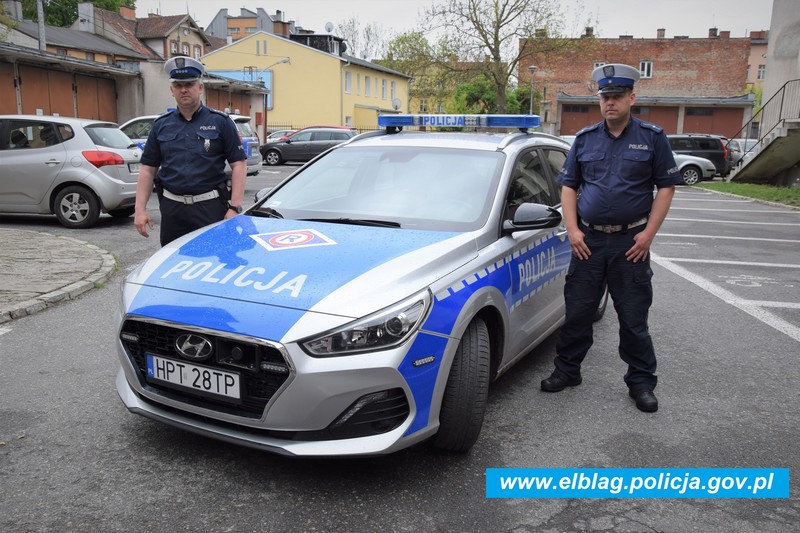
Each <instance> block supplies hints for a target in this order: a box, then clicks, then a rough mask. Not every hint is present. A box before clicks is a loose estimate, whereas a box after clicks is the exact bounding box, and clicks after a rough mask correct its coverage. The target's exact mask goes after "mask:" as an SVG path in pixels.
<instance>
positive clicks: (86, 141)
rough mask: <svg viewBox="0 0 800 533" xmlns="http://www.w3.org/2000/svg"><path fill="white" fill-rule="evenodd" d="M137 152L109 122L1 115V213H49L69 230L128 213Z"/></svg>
mask: <svg viewBox="0 0 800 533" xmlns="http://www.w3.org/2000/svg"><path fill="white" fill-rule="evenodd" d="M141 155H142V151H141V150H139V149H138V148H137V147H136V145H135V144H134V143H133V142H132V141H131V139H130V138H128V136H127V135H125V134H124V133H122V131H120V129H119V127H118V126H117V124H115V123H113V122H107V121H101V120H87V119H80V118H68V117H55V116H38V115H0V212H3V213H37V214H50V213H53V214H55V215H56V217H57V218H58V221H59V222H61V224H63V225H64V226H66V227H68V228H88V227H91V226H93V225H94V224H95V223H96V222H97V219H98V218H99V217H100V213H101V212H106V213H108V214H109V215H111V216H114V217H127V216H130V215H132V214H133V211H134V204H135V202H136V180H137V178H138V175H139V159H140V158H141Z"/></svg>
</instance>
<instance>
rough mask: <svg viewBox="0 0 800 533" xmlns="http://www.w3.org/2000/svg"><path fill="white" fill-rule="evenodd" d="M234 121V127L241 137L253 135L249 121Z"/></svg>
mask: <svg viewBox="0 0 800 533" xmlns="http://www.w3.org/2000/svg"><path fill="white" fill-rule="evenodd" d="M235 122H236V129H238V130H239V134H240V135H241V136H242V137H255V136H256V134H255V132H254V131H253V128H252V126H250V122H245V121H241V122H240V121H238V120H237V121H235Z"/></svg>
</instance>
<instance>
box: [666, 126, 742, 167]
mask: <svg viewBox="0 0 800 533" xmlns="http://www.w3.org/2000/svg"><path fill="white" fill-rule="evenodd" d="M667 138H669V144H670V146H671V147H672V151H673V152H675V153H676V154H687V155H693V156H697V157H702V158H704V159H708V160H709V161H711V162H712V163H714V167H716V169H717V175H718V176H723V177H724V176H727V175H728V173H729V172H730V171H731V168H732V167H733V159H732V157H733V156H732V154H731V152H730V151H729V150H728V147H727V145H728V139H727V138H725V137H723V136H721V135H712V134H707V133H681V134H672V135H667Z"/></svg>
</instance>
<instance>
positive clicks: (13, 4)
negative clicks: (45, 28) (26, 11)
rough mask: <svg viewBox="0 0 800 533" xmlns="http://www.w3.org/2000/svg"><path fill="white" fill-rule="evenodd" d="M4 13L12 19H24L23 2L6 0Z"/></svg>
mask: <svg viewBox="0 0 800 533" xmlns="http://www.w3.org/2000/svg"><path fill="white" fill-rule="evenodd" d="M3 13H5V14H6V15H8V17H9V18H10V19H11V20H22V2H21V1H20V0H6V1H5V2H3Z"/></svg>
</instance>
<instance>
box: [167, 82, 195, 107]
mask: <svg viewBox="0 0 800 533" xmlns="http://www.w3.org/2000/svg"><path fill="white" fill-rule="evenodd" d="M169 90H170V91H171V92H172V96H173V97H174V98H175V101H176V102H177V103H178V107H187V108H192V107H195V106H196V105H198V104H199V103H200V94H201V93H202V92H203V84H202V83H201V82H200V81H198V80H194V81H173V82H172V83H171V84H170V86H169Z"/></svg>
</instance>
